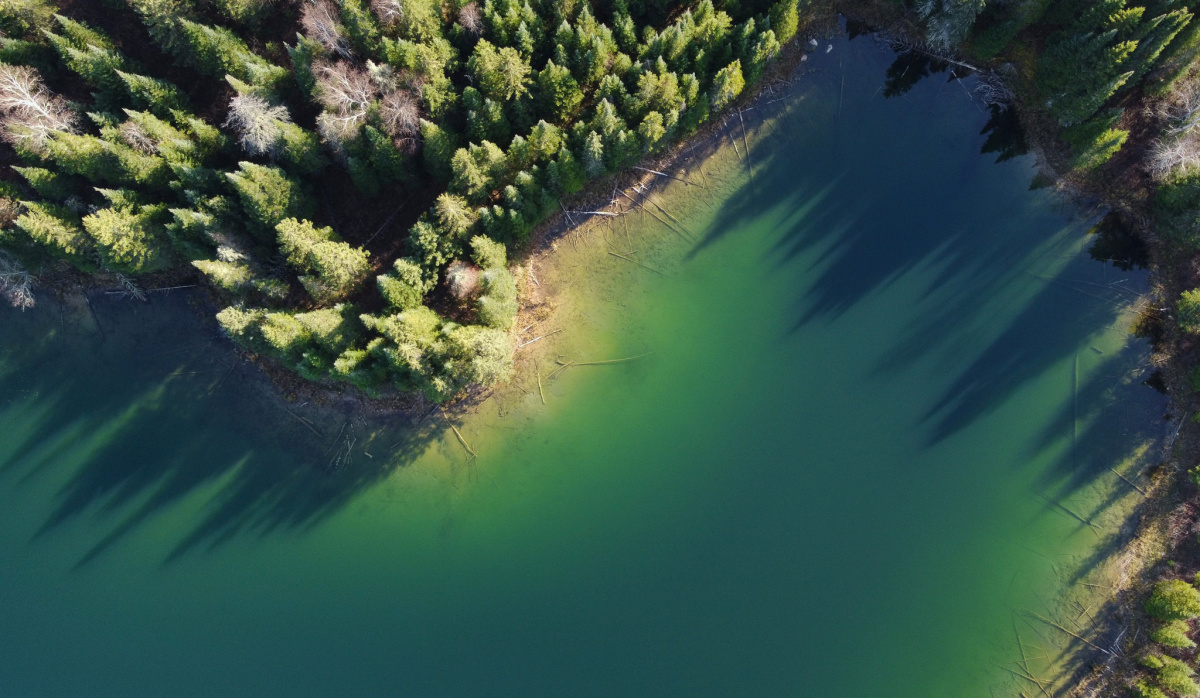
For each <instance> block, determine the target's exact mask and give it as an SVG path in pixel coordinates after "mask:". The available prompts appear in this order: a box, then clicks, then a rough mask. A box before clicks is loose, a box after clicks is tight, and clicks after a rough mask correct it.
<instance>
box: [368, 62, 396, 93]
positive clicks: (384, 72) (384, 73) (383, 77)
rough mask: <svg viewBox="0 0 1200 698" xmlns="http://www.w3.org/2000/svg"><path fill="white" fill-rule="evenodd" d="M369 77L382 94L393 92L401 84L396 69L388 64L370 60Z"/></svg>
mask: <svg viewBox="0 0 1200 698" xmlns="http://www.w3.org/2000/svg"><path fill="white" fill-rule="evenodd" d="M367 77H368V78H370V79H371V82H373V83H375V88H376V89H377V90H379V91H380V92H391V91H392V90H394V89H396V87H397V86H398V85H399V84H400V82H399V78H398V77H397V75H396V70H395V68H393V67H392V66H390V65H388V64H387V63H376V62H375V61H371V60H368V61H367Z"/></svg>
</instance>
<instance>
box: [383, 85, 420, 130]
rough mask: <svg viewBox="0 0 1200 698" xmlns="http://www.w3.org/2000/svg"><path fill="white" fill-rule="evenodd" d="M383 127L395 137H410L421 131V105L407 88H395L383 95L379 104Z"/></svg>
mask: <svg viewBox="0 0 1200 698" xmlns="http://www.w3.org/2000/svg"><path fill="white" fill-rule="evenodd" d="M379 118H380V120H381V121H382V122H383V127H384V129H385V130H387V132H388V133H389V134H391V135H392V136H393V137H395V138H412V137H414V136H416V135H417V134H418V133H420V131H421V107H420V104H419V103H418V101H417V98H416V97H415V96H414V95H413V93H411V92H409V91H408V90H395V91H394V92H389V93H387V94H386V95H384V96H383V99H382V100H381V101H380V104H379Z"/></svg>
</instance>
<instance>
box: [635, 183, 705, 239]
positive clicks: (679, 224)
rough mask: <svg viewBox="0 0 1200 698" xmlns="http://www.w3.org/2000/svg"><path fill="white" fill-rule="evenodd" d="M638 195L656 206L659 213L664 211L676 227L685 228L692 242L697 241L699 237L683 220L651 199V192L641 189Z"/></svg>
mask: <svg viewBox="0 0 1200 698" xmlns="http://www.w3.org/2000/svg"><path fill="white" fill-rule="evenodd" d="M638 193H639V194H641V195H642V198H643V199H645V200H646V201H649V202H650V203H651V204H654V208H656V209H658V210H659V211H662V212H663V213H664V214H666V216H667V218H670V219H671V220H672V221H674V222H675V224H676V225H678V226H679V227H680V228H683V229H684V231H686V232H687V234H688V235H689V236H690V237H691V238H692V240H695V239H696V237H697V235H696V234H695V233H693V232H692V231H691V229H690V228H688V227H687V226H686V225H684V224H683V221H681V220H679V219H678V218H676V217H675V216H673V215H671V212H670V211H668V210H667V209H665V208H663V207H662V206H661V205H659V203H658V202H657V201H655V200H654V199H652V198H650V193H649V192H646V191H642V190H640V189H639V190H638Z"/></svg>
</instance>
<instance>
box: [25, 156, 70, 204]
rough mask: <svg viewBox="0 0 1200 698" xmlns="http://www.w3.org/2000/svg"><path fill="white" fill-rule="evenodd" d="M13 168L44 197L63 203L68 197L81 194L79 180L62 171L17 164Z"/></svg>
mask: <svg viewBox="0 0 1200 698" xmlns="http://www.w3.org/2000/svg"><path fill="white" fill-rule="evenodd" d="M13 170H15V171H16V172H17V174H19V175H21V176H22V177H24V178H25V181H26V182H28V183H29V186H30V187H31V188H32V189H33V190H34V191H35V192H37V193H38V196H41V197H42V198H43V199H50V200H51V201H57V202H59V203H62V202H64V201H66V200H67V198H68V197H71V196H75V195H77V194H79V190H80V187H79V186H78V182H76V181H74V180H73V179H71V177H69V176H68V175H65V174H62V173H61V172H54V171H52V170H47V169H45V168H42V167H17V166H16V165H14V166H13Z"/></svg>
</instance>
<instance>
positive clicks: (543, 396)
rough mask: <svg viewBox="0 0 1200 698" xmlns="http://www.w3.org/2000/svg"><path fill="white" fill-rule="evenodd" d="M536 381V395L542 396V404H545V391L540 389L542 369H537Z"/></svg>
mask: <svg viewBox="0 0 1200 698" xmlns="http://www.w3.org/2000/svg"><path fill="white" fill-rule="evenodd" d="M537 381H538V397H540V398H542V404H543V405H544V404H546V391H545V390H542V371H541V369H538V372H537Z"/></svg>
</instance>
